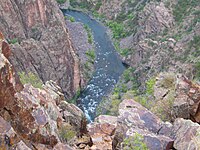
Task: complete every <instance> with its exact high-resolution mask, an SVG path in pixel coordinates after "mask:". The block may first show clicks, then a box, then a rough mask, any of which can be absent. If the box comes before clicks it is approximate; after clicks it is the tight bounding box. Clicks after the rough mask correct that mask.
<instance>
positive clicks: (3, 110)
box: [0, 34, 86, 149]
mask: <svg viewBox="0 0 200 150" xmlns="http://www.w3.org/2000/svg"><path fill="white" fill-rule="evenodd" d="M0 35H1V34H0ZM0 46H1V48H0V51H1V52H4V53H1V54H0V63H1V65H0V66H1V67H0V74H1V76H0V78H1V81H0V127H1V129H0V139H1V140H0V147H1V148H3V149H9V148H11V147H12V148H16V149H45V148H47V149H52V148H53V147H54V146H56V147H58V148H59V147H68V146H67V145H66V144H64V143H65V142H66V141H63V138H64V139H66V138H67V137H65V136H64V137H62V135H63V133H62V132H63V130H62V128H63V126H64V125H65V124H69V125H70V129H74V130H75V131H76V132H75V133H74V137H76V134H77V135H82V134H83V133H85V132H81V131H84V130H86V129H84V127H85V126H83V125H82V122H84V121H83V120H84V117H83V112H82V111H81V110H80V109H79V108H77V107H76V106H74V105H72V104H69V103H67V102H65V101H64V95H63V94H62V93H61V88H60V87H58V86H57V85H56V84H55V82H53V81H48V82H46V84H45V85H44V87H43V89H37V88H34V87H32V86H31V85H28V84H26V85H24V86H23V85H22V84H21V83H20V81H19V79H18V77H17V75H16V73H15V71H14V69H13V67H12V65H11V63H10V62H9V61H8V59H7V58H6V57H5V56H4V54H6V56H7V57H8V56H9V55H7V54H8V53H5V52H9V45H8V44H7V43H6V41H5V40H4V39H3V36H2V35H1V36H0ZM63 103H64V104H63ZM68 127H69V126H68ZM65 132H66V131H65ZM68 132H69V131H68ZM68 132H66V133H65V134H66V136H67V135H68V134H69V133H68ZM61 142H62V143H63V144H62V143H61Z"/></svg>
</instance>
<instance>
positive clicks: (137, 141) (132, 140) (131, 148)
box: [122, 133, 148, 150]
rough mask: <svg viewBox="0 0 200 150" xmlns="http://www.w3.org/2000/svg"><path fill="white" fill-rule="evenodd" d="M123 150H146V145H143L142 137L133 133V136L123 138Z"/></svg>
mask: <svg viewBox="0 0 200 150" xmlns="http://www.w3.org/2000/svg"><path fill="white" fill-rule="evenodd" d="M122 149H123V150H148V147H147V145H146V143H144V137H143V136H142V135H140V134H139V133H135V135H134V136H130V137H129V138H125V139H124V141H123V142H122Z"/></svg>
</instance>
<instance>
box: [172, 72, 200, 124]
mask: <svg viewBox="0 0 200 150" xmlns="http://www.w3.org/2000/svg"><path fill="white" fill-rule="evenodd" d="M176 83H177V84H176V97H175V101H174V104H173V110H172V115H173V117H174V118H185V119H191V120H193V121H195V122H198V123H200V86H199V85H198V84H195V83H193V82H191V81H190V80H188V79H187V78H186V77H184V76H179V77H178V78H177V81H176Z"/></svg>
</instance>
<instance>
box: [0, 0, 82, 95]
mask: <svg viewBox="0 0 200 150" xmlns="http://www.w3.org/2000/svg"><path fill="white" fill-rule="evenodd" d="M0 10H1V13H0V16H1V21H0V30H1V31H2V32H3V34H4V35H5V38H6V39H7V40H8V41H10V43H12V44H11V50H12V56H11V57H10V60H11V62H12V64H13V65H14V66H15V69H16V70H17V72H21V71H24V72H33V73H35V74H36V75H38V76H39V77H40V79H42V81H43V82H46V81H48V80H50V79H51V80H54V81H56V83H57V84H58V85H59V86H60V87H61V88H62V91H63V92H64V94H65V96H66V97H67V98H71V97H72V96H73V95H74V94H75V92H76V90H77V89H78V88H79V87H80V82H81V81H80V69H79V59H78V56H77V55H76V52H75V49H74V48H73V45H72V43H71V41H70V37H69V33H68V29H66V26H65V21H64V17H63V15H62V12H61V11H60V10H59V8H58V6H57V2H56V1H55V0H48V1H47V0H36V1H35V0H31V1H22V0H16V1H14V0H8V1H7V0H3V1H2V2H1V4H0Z"/></svg>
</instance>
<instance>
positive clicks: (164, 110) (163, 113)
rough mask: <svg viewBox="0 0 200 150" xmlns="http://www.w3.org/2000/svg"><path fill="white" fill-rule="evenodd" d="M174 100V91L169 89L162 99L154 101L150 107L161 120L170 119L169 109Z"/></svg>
mask: <svg viewBox="0 0 200 150" xmlns="http://www.w3.org/2000/svg"><path fill="white" fill-rule="evenodd" d="M174 100H175V91H174V90H171V91H170V92H169V93H168V94H167V95H166V96H165V98H164V99H163V100H159V101H158V102H156V105H154V107H152V108H151V111H152V112H153V113H155V115H157V116H158V117H159V118H160V119H161V120H163V121H172V116H171V110H172V107H173V103H174Z"/></svg>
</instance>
